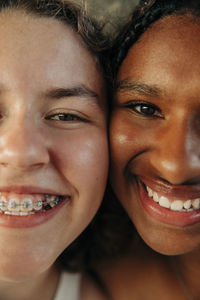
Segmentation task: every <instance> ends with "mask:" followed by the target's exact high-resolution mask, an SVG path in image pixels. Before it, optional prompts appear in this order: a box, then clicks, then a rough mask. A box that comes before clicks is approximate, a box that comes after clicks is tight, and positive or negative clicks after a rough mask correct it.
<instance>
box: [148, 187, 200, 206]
mask: <svg viewBox="0 0 200 300" xmlns="http://www.w3.org/2000/svg"><path fill="white" fill-rule="evenodd" d="M146 189H147V193H148V196H149V197H150V198H152V199H153V200H154V201H155V202H157V203H158V204H159V205H160V206H162V207H165V208H168V209H170V210H173V211H181V212H190V211H193V210H197V209H200V198H197V199H194V200H190V199H189V200H185V201H182V200H174V201H173V202H170V200H169V199H168V198H167V197H165V196H160V195H158V194H157V193H156V192H154V191H153V190H152V189H151V188H149V187H147V186H146Z"/></svg>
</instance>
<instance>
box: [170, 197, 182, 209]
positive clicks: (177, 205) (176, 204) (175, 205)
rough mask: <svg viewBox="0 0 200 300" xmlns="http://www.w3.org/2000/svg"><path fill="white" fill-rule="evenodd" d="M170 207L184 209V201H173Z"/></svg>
mask: <svg viewBox="0 0 200 300" xmlns="http://www.w3.org/2000/svg"><path fill="white" fill-rule="evenodd" d="M170 208H171V210H175V211H181V210H182V209H183V201H181V200H176V201H173V202H172V204H171V207H170Z"/></svg>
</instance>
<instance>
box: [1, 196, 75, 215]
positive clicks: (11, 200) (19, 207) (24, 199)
mask: <svg viewBox="0 0 200 300" xmlns="http://www.w3.org/2000/svg"><path fill="white" fill-rule="evenodd" d="M67 199H70V196H57V195H49V194H45V195H44V194H35V195H24V194H13V193H12V194H10V193H1V194H0V214H5V215H13V216H20V217H24V216H28V215H32V214H36V213H41V212H46V211H48V210H49V209H52V208H53V207H55V206H57V205H58V204H59V203H60V202H61V201H63V200H67Z"/></svg>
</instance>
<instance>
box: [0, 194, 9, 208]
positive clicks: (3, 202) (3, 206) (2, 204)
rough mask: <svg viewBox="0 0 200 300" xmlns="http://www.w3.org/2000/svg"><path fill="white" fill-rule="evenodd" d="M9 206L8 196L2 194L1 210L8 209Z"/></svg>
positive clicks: (0, 199)
mask: <svg viewBox="0 0 200 300" xmlns="http://www.w3.org/2000/svg"><path fill="white" fill-rule="evenodd" d="M7 208H8V204H7V201H6V198H5V197H4V196H0V210H1V211H6V210H7Z"/></svg>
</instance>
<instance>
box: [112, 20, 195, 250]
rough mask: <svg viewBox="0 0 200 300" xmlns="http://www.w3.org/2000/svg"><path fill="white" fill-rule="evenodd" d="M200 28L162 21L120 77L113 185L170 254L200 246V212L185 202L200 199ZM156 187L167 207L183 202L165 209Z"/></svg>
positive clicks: (145, 231) (149, 238) (150, 237)
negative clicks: (187, 207) (186, 208)
mask: <svg viewBox="0 0 200 300" xmlns="http://www.w3.org/2000/svg"><path fill="white" fill-rule="evenodd" d="M199 29H200V22H199V21H196V22H193V17H192V16H185V17H176V16H169V17H166V18H165V19H163V20H162V21H158V22H156V23H155V24H154V25H153V26H152V27H151V28H150V29H148V30H147V31H146V32H145V33H144V34H143V35H142V37H140V39H139V41H138V42H137V43H136V44H135V45H133V46H132V48H130V50H129V52H128V55H127V57H126V58H125V60H124V61H123V63H122V65H121V68H120V70H119V74H118V78H117V82H118V89H117V91H116V97H115V103H114V108H113V113H112V117H111V127H110V139H111V156H112V158H111V160H112V162H111V181H112V186H113V189H114V191H115V193H116V195H117V197H118V198H119V200H120V201H121V203H122V204H123V206H124V207H125V209H126V211H127V212H128V214H129V216H130V217H131V219H132V221H133V223H134V224H135V225H136V227H137V230H138V232H139V234H140V235H141V237H142V238H143V239H144V240H145V242H146V243H147V244H148V245H149V246H150V247H152V248H153V249H154V250H156V251H158V252H161V253H163V254H181V253H187V252H190V251H193V250H196V249H198V247H199V245H200V239H199V232H200V220H199V217H200V214H199V209H196V208H195V209H193V206H191V207H190V208H189V209H190V210H187V212H186V211H184V207H183V205H185V206H186V204H185V202H186V201H187V200H191V203H193V202H194V200H196V199H197V200H196V203H197V204H198V203H199V202H198V201H199V200H198V198H200V159H199V146H200V138H199V113H200V98H199V92H200V90H199V80H200V72H199V67H200V65H199V61H200V60H199V58H200V57H199V46H200V39H199V35H198V32H199ZM149 188H150V189H151V191H152V193H156V194H157V197H158V198H159V201H160V198H161V197H164V198H167V200H166V199H164V200H163V199H162V200H161V204H163V203H164V202H165V203H166V201H168V202H169V205H172V203H173V202H176V201H180V202H176V203H174V204H173V205H172V206H170V207H172V209H169V208H166V207H163V206H161V205H159V204H160V202H159V204H158V203H156V202H155V199H156V197H154V198H155V199H153V198H152V197H150V196H149V195H150V194H151V192H149V193H150V194H149V195H148V192H147V189H149ZM154 196H156V195H154ZM162 201H163V202H162ZM168 202H167V205H168ZM182 203H183V204H182ZM188 203H189V202H187V204H188ZM178 205H179V206H180V207H181V208H180V209H179V208H177V207H178ZM188 205H189V204H188ZM198 205H199V204H198ZM186 241H187V242H186Z"/></svg>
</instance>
